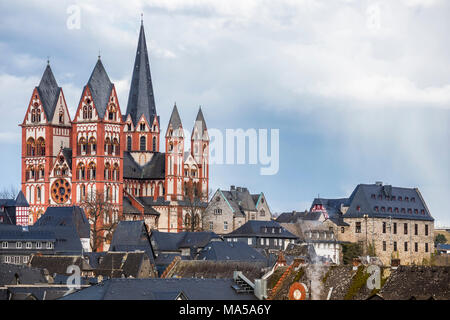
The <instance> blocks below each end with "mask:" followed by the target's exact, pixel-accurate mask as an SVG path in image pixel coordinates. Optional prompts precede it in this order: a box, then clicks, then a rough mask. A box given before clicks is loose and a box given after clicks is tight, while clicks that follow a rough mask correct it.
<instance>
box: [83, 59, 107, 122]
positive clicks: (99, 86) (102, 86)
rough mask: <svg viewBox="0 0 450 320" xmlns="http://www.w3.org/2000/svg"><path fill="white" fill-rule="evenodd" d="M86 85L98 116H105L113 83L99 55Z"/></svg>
mask: <svg viewBox="0 0 450 320" xmlns="http://www.w3.org/2000/svg"><path fill="white" fill-rule="evenodd" d="M87 85H88V87H89V89H90V90H91V94H92V99H93V100H94V104H95V108H96V109H97V112H98V114H99V116H100V117H101V118H103V117H104V116H105V112H106V106H107V104H108V101H109V96H110V95H111V90H112V87H113V84H112V83H111V80H109V77H108V74H107V73H106V70H105V67H104V66H103V63H102V60H101V59H100V57H99V59H98V60H97V63H96V64H95V67H94V70H92V74H91V76H90V77H89V81H88V83H87Z"/></svg>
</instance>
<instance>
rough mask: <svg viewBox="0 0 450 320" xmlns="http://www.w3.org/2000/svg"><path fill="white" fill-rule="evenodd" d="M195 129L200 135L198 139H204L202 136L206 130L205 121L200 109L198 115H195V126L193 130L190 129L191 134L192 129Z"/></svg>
mask: <svg viewBox="0 0 450 320" xmlns="http://www.w3.org/2000/svg"><path fill="white" fill-rule="evenodd" d="M195 128H197V130H198V132H199V134H200V137H199V138H200V139H206V138H207V136H204V132H205V131H206V130H208V129H207V127H206V121H205V118H204V117H203V112H202V108H201V107H200V108H199V109H198V113H197V118H196V119H195V124H194V128H192V133H194V129H195Z"/></svg>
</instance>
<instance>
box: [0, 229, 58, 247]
mask: <svg viewBox="0 0 450 320" xmlns="http://www.w3.org/2000/svg"><path fill="white" fill-rule="evenodd" d="M55 240H56V235H55V233H54V232H52V231H50V230H40V229H39V228H34V227H29V228H28V230H26V229H24V228H22V227H21V226H16V225H11V224H0V241H55ZM22 251H23V250H22Z"/></svg>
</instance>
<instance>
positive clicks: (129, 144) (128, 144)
mask: <svg viewBox="0 0 450 320" xmlns="http://www.w3.org/2000/svg"><path fill="white" fill-rule="evenodd" d="M127 150H128V151H131V136H128V137H127Z"/></svg>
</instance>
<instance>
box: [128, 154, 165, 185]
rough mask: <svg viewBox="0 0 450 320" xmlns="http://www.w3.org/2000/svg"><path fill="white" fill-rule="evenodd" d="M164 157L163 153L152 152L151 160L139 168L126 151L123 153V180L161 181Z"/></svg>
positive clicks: (163, 173) (163, 174)
mask: <svg viewBox="0 0 450 320" xmlns="http://www.w3.org/2000/svg"><path fill="white" fill-rule="evenodd" d="M165 164H166V157H165V155H164V153H160V152H154V153H153V156H152V159H151V160H150V161H149V162H148V163H146V164H145V165H144V166H140V165H139V164H138V163H137V162H136V161H134V159H133V157H132V156H131V154H130V153H129V152H128V151H124V152H123V165H124V169H123V177H124V178H125V179H150V180H162V179H164V178H165V170H166V169H165Z"/></svg>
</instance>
